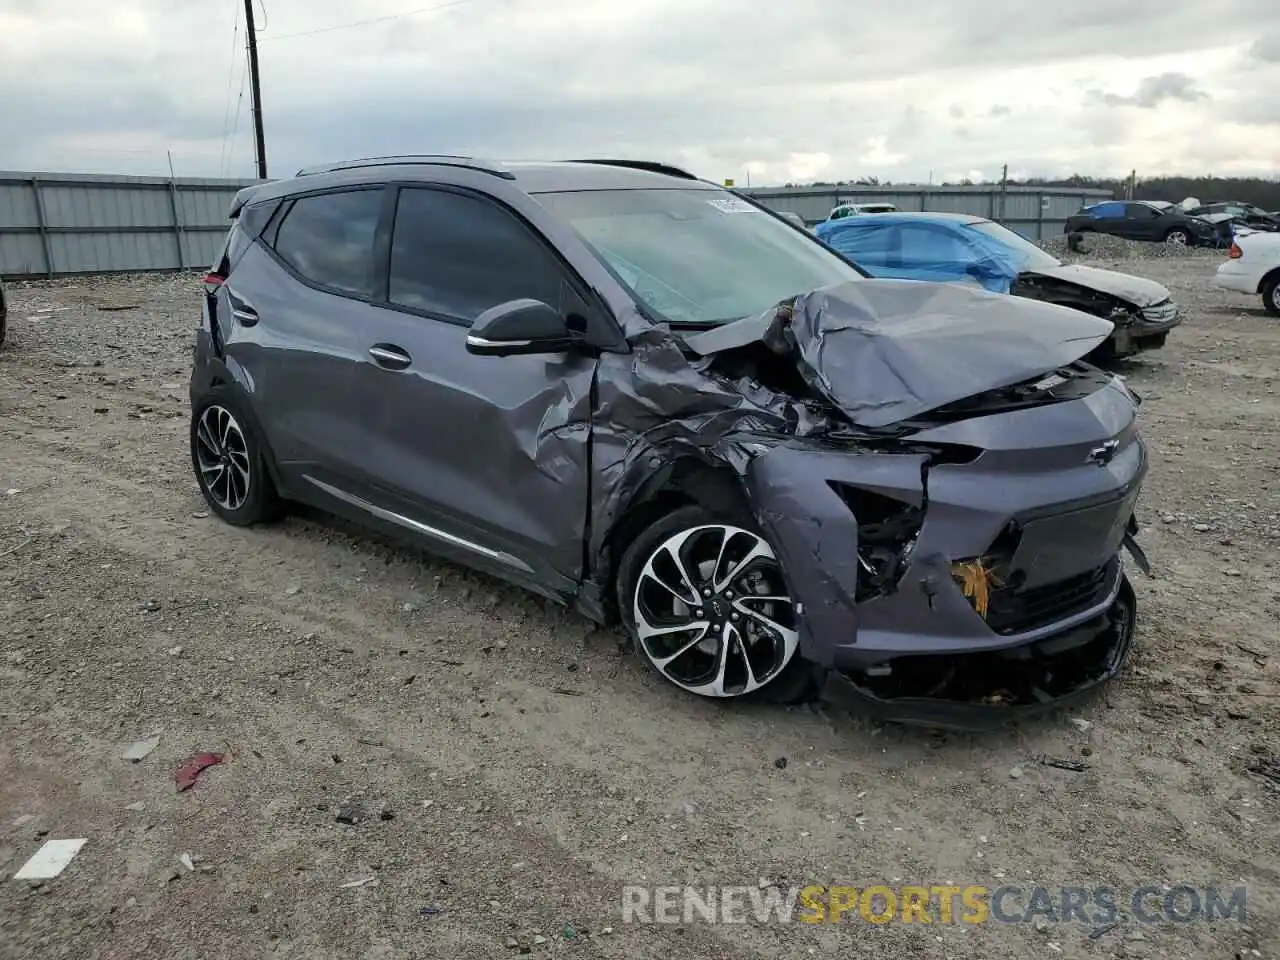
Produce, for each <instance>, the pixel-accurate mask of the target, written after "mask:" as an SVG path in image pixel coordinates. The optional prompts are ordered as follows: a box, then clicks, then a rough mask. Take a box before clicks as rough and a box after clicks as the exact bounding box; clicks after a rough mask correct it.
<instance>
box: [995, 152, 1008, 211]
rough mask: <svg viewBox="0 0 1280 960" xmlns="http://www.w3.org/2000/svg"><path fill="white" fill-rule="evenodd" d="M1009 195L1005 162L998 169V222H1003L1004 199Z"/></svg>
mask: <svg viewBox="0 0 1280 960" xmlns="http://www.w3.org/2000/svg"><path fill="white" fill-rule="evenodd" d="M1008 196H1009V165H1008V164H1007V163H1006V164H1005V165H1004V167H1003V169H1001V171H1000V216H999V217H998V218H997V222H998V223H1003V222H1004V212H1005V205H1006V201H1007V199H1008Z"/></svg>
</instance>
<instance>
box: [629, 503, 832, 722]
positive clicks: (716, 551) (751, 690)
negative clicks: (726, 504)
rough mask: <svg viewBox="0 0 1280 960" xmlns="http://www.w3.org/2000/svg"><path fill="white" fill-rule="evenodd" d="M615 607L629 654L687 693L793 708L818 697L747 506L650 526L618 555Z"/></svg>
mask: <svg viewBox="0 0 1280 960" xmlns="http://www.w3.org/2000/svg"><path fill="white" fill-rule="evenodd" d="M744 558H745V559H744ZM617 603H618V610H619V612H620V614H621V618H622V622H623V625H624V626H625V627H626V628H627V631H628V633H629V635H630V638H631V646H632V648H633V650H634V651H635V653H636V655H637V656H638V657H639V658H640V660H641V661H643V662H644V663H645V664H646V665H647V666H648V667H649V669H651V670H653V671H654V672H655V673H657V674H658V676H660V677H662V678H663V679H664V680H666V681H667V682H668V683H672V684H674V685H675V686H677V687H680V688H681V689H683V690H685V691H686V692H688V693H692V694H694V695H696V696H701V697H706V698H707V699H716V700H722V701H727V700H754V701H757V702H768V703H800V702H805V701H808V700H812V699H813V697H814V695H815V694H816V692H817V683H818V679H819V676H820V671H819V669H818V668H817V667H816V666H815V665H814V664H812V663H810V662H809V661H807V660H805V659H804V658H803V657H802V656H800V653H799V622H798V618H797V616H796V614H795V603H794V601H793V600H792V598H791V596H790V591H789V588H788V587H787V584H786V580H785V577H784V576H783V573H782V567H781V564H780V563H779V562H778V560H777V558H776V555H775V554H774V552H773V548H772V546H771V545H770V544H769V542H768V541H767V540H766V539H765V537H764V535H763V534H762V533H761V532H760V530H759V528H758V526H757V525H756V523H755V521H754V519H752V518H751V517H750V516H749V515H748V514H747V512H746V510H745V509H744V510H741V511H713V510H710V509H708V508H706V507H703V506H699V505H690V506H684V507H680V508H678V509H676V510H674V511H673V512H671V513H669V514H667V515H666V516H665V517H663V518H661V519H660V520H658V521H657V522H655V523H653V524H652V525H651V526H649V527H648V528H647V529H645V531H644V532H643V533H641V534H640V535H639V536H638V537H636V539H635V540H633V541H632V543H631V545H630V546H629V547H628V548H627V549H626V551H625V552H624V553H623V555H622V559H621V561H620V562H619V565H618V576H617Z"/></svg>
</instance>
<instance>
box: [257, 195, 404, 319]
mask: <svg viewBox="0 0 1280 960" xmlns="http://www.w3.org/2000/svg"><path fill="white" fill-rule="evenodd" d="M381 209H382V191H381V190H348V191H345V192H342V193H322V194H317V195H315V196H311V197H302V198H301V199H299V200H296V201H294V204H293V207H292V208H291V209H290V210H289V211H288V212H287V213H286V214H285V218H284V221H283V222H282V223H281V224H280V230H279V232H278V233H277V234H276V241H275V251H276V253H277V254H278V255H279V256H280V258H281V259H282V260H284V262H285V263H287V264H289V266H291V267H293V269H294V270H296V271H297V272H298V274H299V275H300V276H302V277H303V278H304V279H306V280H309V281H311V282H312V283H315V284H318V285H320V286H324V287H329V288H331V289H334V290H339V291H341V292H343V293H350V294H355V295H357V296H362V297H368V296H371V295H372V293H373V290H372V282H371V281H372V276H373V238H374V234H376V233H377V231H378V216H379V214H380V212H381Z"/></svg>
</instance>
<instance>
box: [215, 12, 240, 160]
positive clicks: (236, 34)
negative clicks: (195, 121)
mask: <svg viewBox="0 0 1280 960" xmlns="http://www.w3.org/2000/svg"><path fill="white" fill-rule="evenodd" d="M233 5H234V7H235V19H234V21H233V23H232V27H231V59H230V62H229V63H228V64H227V98H226V102H225V104H224V106H223V108H222V156H221V157H220V158H219V160H218V175H219V176H222V175H223V174H224V171H225V169H226V163H227V132H228V131H229V130H230V129H231V97H232V95H233V93H234V91H235V82H236V41H237V40H239V39H240V4H239V3H238V2H234V0H233Z"/></svg>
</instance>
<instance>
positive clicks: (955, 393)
mask: <svg viewBox="0 0 1280 960" xmlns="http://www.w3.org/2000/svg"><path fill="white" fill-rule="evenodd" d="M1117 276H1118V274H1117ZM1112 330H1113V327H1112V324H1111V323H1110V322H1109V321H1106V320H1102V319H1099V318H1098V317H1093V316H1090V315H1088V314H1085V313H1082V312H1080V311H1078V310H1072V309H1070V308H1067V307H1059V306H1056V305H1054V304H1050V303H1043V302H1040V301H1035V300H1028V299H1024V298H1022V297H1010V296H1007V295H1005V294H996V293H988V292H986V291H982V290H975V289H972V288H969V287H966V286H961V285H955V284H946V283H937V284H934V283H917V282H915V281H912V280H863V281H855V282H851V283H845V284H838V285H836V286H831V287H823V288H821V289H819V290H815V291H813V292H812V293H808V294H804V295H803V296H799V297H796V298H795V300H794V301H789V302H787V303H784V304H782V305H781V306H780V307H778V308H777V309H775V310H770V311H767V312H766V313H764V314H761V315H760V316H758V317H747V318H745V319H742V320H738V321H735V322H734V323H729V324H725V325H724V326H722V327H717V328H716V329H714V330H708V331H707V332H705V333H699V334H694V335H692V336H689V337H686V338H685V344H686V346H687V347H688V348H689V349H691V350H693V351H694V352H695V353H697V354H699V355H700V356H710V355H713V354H717V353H721V352H724V351H728V350H733V349H735V348H739V347H745V346H747V345H748V344H752V343H755V342H760V343H763V344H764V345H765V346H766V347H768V348H769V349H771V350H772V351H774V352H775V353H779V354H784V355H789V356H791V357H792V358H793V359H794V361H795V363H796V367H797V369H798V370H799V372H800V374H801V376H802V377H803V378H804V379H805V381H806V382H807V383H808V384H809V386H810V387H811V388H812V389H814V390H815V391H817V392H818V393H819V394H821V395H822V396H824V397H825V398H826V399H827V400H829V401H830V402H831V403H833V404H834V405H835V406H836V407H837V408H838V409H839V410H840V411H842V412H843V413H844V414H845V415H846V416H847V417H849V418H850V419H851V420H852V421H853V422H854V423H855V424H857V425H859V426H861V427H865V428H872V429H874V428H878V427H887V426H890V425H892V424H895V423H898V422H900V421H902V420H907V419H910V418H912V417H916V416H919V415H920V414H923V413H927V412H928V411H930V410H935V409H937V408H939V407H944V406H946V405H947V404H950V403H955V402H956V401H959V400H964V399H966V398H968V397H972V396H976V395H978V394H980V393H985V392H986V391H988V390H995V389H999V388H1000V387H1007V386H1011V385H1012V384H1015V383H1020V382H1022V381H1024V380H1029V379H1031V378H1033V377H1037V376H1039V375H1041V374H1044V373H1048V372H1050V371H1052V370H1056V369H1057V368H1058V367H1061V366H1064V365H1066V364H1068V363H1072V362H1074V361H1076V360H1079V359H1080V358H1081V357H1083V356H1085V354H1087V353H1089V351H1091V350H1092V349H1093V348H1094V347H1096V346H1098V345H1099V344H1100V343H1102V342H1103V341H1104V340H1106V339H1107V337H1108V336H1110V334H1111V332H1112Z"/></svg>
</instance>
